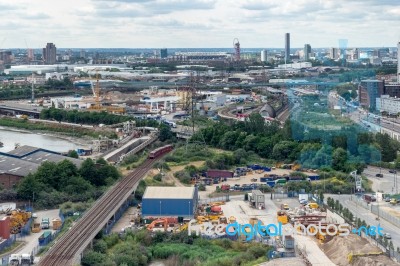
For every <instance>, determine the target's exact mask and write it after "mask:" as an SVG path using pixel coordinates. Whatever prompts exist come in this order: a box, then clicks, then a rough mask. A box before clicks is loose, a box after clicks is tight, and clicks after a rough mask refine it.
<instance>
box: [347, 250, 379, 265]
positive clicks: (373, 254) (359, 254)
mask: <svg viewBox="0 0 400 266" xmlns="http://www.w3.org/2000/svg"><path fill="white" fill-rule="evenodd" d="M382 254H383V252H369V253H356V254H353V253H352V252H350V253H349V255H347V259H348V261H349V263H352V262H353V259H354V258H355V257H367V256H379V255H382Z"/></svg>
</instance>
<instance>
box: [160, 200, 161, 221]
mask: <svg viewBox="0 0 400 266" xmlns="http://www.w3.org/2000/svg"><path fill="white" fill-rule="evenodd" d="M160 217H161V200H160Z"/></svg>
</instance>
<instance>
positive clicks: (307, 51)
mask: <svg viewBox="0 0 400 266" xmlns="http://www.w3.org/2000/svg"><path fill="white" fill-rule="evenodd" d="M310 54H311V45H309V44H308V43H307V44H304V61H308V60H310Z"/></svg>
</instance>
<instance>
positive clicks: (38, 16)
mask: <svg viewBox="0 0 400 266" xmlns="http://www.w3.org/2000/svg"><path fill="white" fill-rule="evenodd" d="M23 18H24V19H28V20H30V19H48V18H51V17H50V16H49V15H48V14H46V13H35V14H28V15H26V14H24V15H23Z"/></svg>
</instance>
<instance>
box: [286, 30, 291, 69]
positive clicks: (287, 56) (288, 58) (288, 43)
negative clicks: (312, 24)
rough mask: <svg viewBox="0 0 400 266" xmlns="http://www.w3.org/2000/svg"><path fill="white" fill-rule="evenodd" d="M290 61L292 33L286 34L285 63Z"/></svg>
mask: <svg viewBox="0 0 400 266" xmlns="http://www.w3.org/2000/svg"><path fill="white" fill-rule="evenodd" d="M289 61H290V33H285V63H289Z"/></svg>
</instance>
